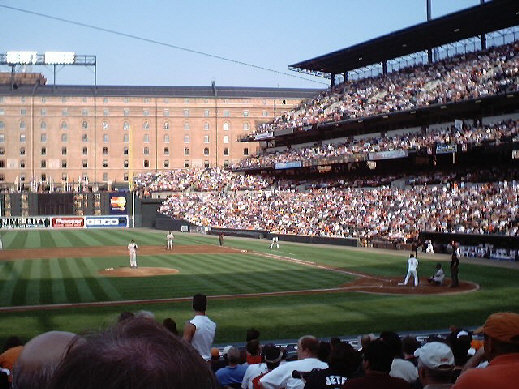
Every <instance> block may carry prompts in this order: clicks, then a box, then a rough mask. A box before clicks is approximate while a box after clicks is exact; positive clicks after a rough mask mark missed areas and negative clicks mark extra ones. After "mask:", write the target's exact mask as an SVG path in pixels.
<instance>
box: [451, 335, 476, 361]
mask: <svg viewBox="0 0 519 389" xmlns="http://www.w3.org/2000/svg"><path fill="white" fill-rule="evenodd" d="M448 340H449V341H450V346H451V349H452V353H453V354H454V360H455V364H456V366H463V365H464V364H465V363H466V362H467V361H468V359H469V349H470V347H471V344H472V335H471V334H470V333H469V332H467V331H464V330H458V331H456V332H454V333H453V334H451V336H450V337H449V338H448Z"/></svg>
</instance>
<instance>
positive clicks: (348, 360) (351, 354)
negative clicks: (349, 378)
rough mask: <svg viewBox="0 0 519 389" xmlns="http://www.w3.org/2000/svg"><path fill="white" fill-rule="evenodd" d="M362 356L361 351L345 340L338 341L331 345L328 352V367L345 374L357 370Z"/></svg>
mask: <svg viewBox="0 0 519 389" xmlns="http://www.w3.org/2000/svg"><path fill="white" fill-rule="evenodd" d="M361 360H362V357H361V353H360V352H359V351H357V350H355V349H354V348H353V347H352V346H351V344H349V343H347V342H339V343H336V344H334V345H333V347H332V351H331V353H330V363H329V365H330V368H332V369H333V370H335V371H341V372H342V373H343V374H345V375H350V374H351V373H353V372H355V371H357V370H358V368H359V367H360V363H361Z"/></svg>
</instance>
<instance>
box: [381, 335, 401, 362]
mask: <svg viewBox="0 0 519 389" xmlns="http://www.w3.org/2000/svg"><path fill="white" fill-rule="evenodd" d="M380 339H382V340H383V341H384V343H386V344H387V345H388V347H389V349H390V350H391V352H392V353H393V358H403V356H404V355H403V353H402V341H401V340H400V336H398V334H397V333H396V332H392V331H383V332H381V333H380Z"/></svg>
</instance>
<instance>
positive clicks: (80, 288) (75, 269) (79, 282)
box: [67, 258, 95, 302]
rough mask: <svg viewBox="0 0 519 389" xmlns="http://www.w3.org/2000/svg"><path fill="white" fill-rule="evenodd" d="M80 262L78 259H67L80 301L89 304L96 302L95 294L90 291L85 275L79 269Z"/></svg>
mask: <svg viewBox="0 0 519 389" xmlns="http://www.w3.org/2000/svg"><path fill="white" fill-rule="evenodd" d="M79 262H80V261H79V260H78V259H76V258H67V264H68V269H69V274H70V278H71V280H73V282H74V283H75V284H76V290H77V293H78V301H80V302H88V301H94V300H95V296H94V293H93V292H92V291H91V290H90V287H89V285H88V283H87V282H86V281H85V278H84V274H83V273H82V272H81V269H80V267H79V264H78V263H79Z"/></svg>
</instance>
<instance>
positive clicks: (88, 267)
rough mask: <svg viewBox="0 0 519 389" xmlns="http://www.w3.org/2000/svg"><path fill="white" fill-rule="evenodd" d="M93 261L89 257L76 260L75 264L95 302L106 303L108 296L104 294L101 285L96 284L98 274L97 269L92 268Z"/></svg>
mask: <svg viewBox="0 0 519 389" xmlns="http://www.w3.org/2000/svg"><path fill="white" fill-rule="evenodd" d="M92 262H93V259H92V258H90V257H86V258H78V259H76V264H77V267H78V269H79V270H80V272H81V274H82V275H83V277H84V280H85V283H86V285H88V289H89V290H90V291H91V293H92V295H93V296H94V297H93V298H94V300H95V301H108V300H110V296H109V295H107V294H106V293H105V291H104V290H103V288H102V287H101V284H100V283H99V282H97V278H98V274H97V268H96V267H95V266H92Z"/></svg>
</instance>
